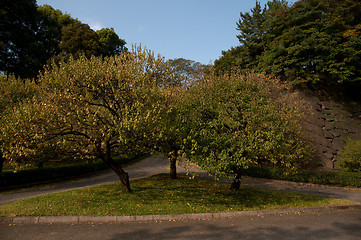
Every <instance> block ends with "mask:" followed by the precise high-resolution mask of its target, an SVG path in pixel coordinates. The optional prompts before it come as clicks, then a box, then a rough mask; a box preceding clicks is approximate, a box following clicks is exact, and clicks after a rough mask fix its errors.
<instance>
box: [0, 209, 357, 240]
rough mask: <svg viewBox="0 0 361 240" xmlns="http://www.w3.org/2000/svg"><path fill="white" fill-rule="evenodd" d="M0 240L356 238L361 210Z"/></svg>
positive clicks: (2, 235)
mask: <svg viewBox="0 0 361 240" xmlns="http://www.w3.org/2000/svg"><path fill="white" fill-rule="evenodd" d="M0 239H2V240H8V239H9V240H10V239H11V240H14V239H17V240H27V239H29V240H34V239H37V240H42V239H46V240H52V239H54V240H57V239H72V240H78V239H87V240H92V239H102V240H116V239H127V240H132V239H142V240H143V239H147V240H153V239H154V240H156V239H187V240H193V239H194V240H199V239H211V240H212V239H216V240H220V239H222V240H227V239H232V240H234V239H242V240H247V239H252V240H257V239H267V240H273V239H274V240H283V239H287V240H291V239H297V240H298V239H299V240H305V239H318V240H322V239H327V240H333V239H335V240H336V239H337V240H346V239H347V240H348V239H349V240H351V239H355V240H356V239H358V240H359V239H361V210H347V211H333V212H318V213H308V214H286V215H266V216H256V217H240V218H230V219H212V220H198V221H195V220H194V221H193V220H192V221H163V222H132V223H114V224H75V225H71V224H52V225H45V224H29V225H26V224H20V225H4V224H2V225H1V224H0Z"/></svg>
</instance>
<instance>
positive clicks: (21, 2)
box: [0, 0, 126, 78]
mask: <svg viewBox="0 0 361 240" xmlns="http://www.w3.org/2000/svg"><path fill="white" fill-rule="evenodd" d="M0 36H1V37H0V71H1V72H2V74H4V75H7V76H10V75H15V76H16V77H21V78H33V77H36V76H37V75H38V73H39V71H40V70H42V69H43V66H44V65H46V64H49V63H50V62H51V61H52V60H55V61H60V59H63V58H65V59H66V58H68V57H69V56H70V55H74V56H80V54H83V53H84V54H85V55H86V56H87V57H90V56H92V55H94V56H111V55H117V54H121V53H122V52H124V51H126V47H125V44H126V42H125V40H123V39H120V38H119V36H118V35H117V34H116V33H115V32H114V29H112V28H111V29H109V28H103V29H101V30H99V31H96V32H95V31H93V30H92V29H90V27H89V26H88V25H87V24H85V23H81V22H80V21H79V20H77V19H74V18H72V17H71V16H70V15H69V14H64V13H62V12H61V11H60V10H55V9H53V8H52V7H51V6H49V5H44V6H37V4H36V1H35V0H4V1H2V10H1V11H0Z"/></svg>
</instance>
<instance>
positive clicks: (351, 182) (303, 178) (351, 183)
mask: <svg viewBox="0 0 361 240" xmlns="http://www.w3.org/2000/svg"><path fill="white" fill-rule="evenodd" d="M242 174H243V175H246V176H250V177H257V178H267V179H276V180H284V181H292V182H304V183H314V184H323V185H334V186H343V187H344V186H348V187H361V173H357V172H339V171H317V170H305V169H299V170H297V171H296V172H294V173H289V174H287V171H286V170H285V169H281V168H266V167H250V168H248V169H245V170H243V172H242Z"/></svg>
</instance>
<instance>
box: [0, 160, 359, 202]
mask: <svg viewBox="0 0 361 240" xmlns="http://www.w3.org/2000/svg"><path fill="white" fill-rule="evenodd" d="M187 168H188V170H189V171H191V172H200V169H198V168H195V167H187ZM125 171H126V172H128V173H129V176H130V178H131V179H135V178H141V177H147V176H152V175H155V174H158V173H168V172H169V161H168V160H167V159H166V158H165V157H163V156H161V155H155V156H151V157H148V158H146V159H144V160H142V161H139V162H136V163H134V164H132V165H130V166H128V167H126V168H125ZM186 171H187V170H186V169H185V168H184V167H182V166H178V167H177V172H178V173H180V174H182V173H183V174H184V173H186ZM118 180H119V179H118V177H117V175H116V174H115V173H114V172H113V171H111V170H109V171H104V172H101V173H98V174H95V175H92V176H89V177H85V178H82V179H77V180H72V181H68V182H65V183H60V184H55V185H51V186H47V187H41V188H33V189H28V190H22V191H18V192H12V193H3V194H0V205H1V204H6V203H10V202H14V201H17V200H20V199H24V198H30V197H35V196H39V195H44V194H48V193H55V192H63V191H67V190H71V189H78V188H83V187H90V186H97V185H102V184H107V183H111V182H115V181H118ZM242 184H243V185H247V186H253V187H259V188H268V189H275V190H282V191H291V192H299V193H307V194H313V195H318V196H322V197H328V198H340V199H348V200H352V201H357V202H361V189H359V188H339V187H330V186H321V185H315V184H302V183H293V182H285V181H277V180H267V179H255V178H246V179H245V180H244V181H243V183H242Z"/></svg>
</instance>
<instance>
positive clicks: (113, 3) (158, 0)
mask: <svg viewBox="0 0 361 240" xmlns="http://www.w3.org/2000/svg"><path fill="white" fill-rule="evenodd" d="M259 2H260V3H261V5H262V6H263V5H264V4H265V3H266V2H267V0H259ZM37 4H38V5H44V4H48V5H50V6H52V7H53V8H55V9H60V10H61V11H63V12H66V13H68V14H70V15H71V16H72V17H74V18H78V19H79V20H80V21H82V22H84V23H87V24H89V26H90V27H91V28H93V29H94V30H98V29H101V28H114V30H115V32H116V33H117V34H118V35H119V37H120V38H123V39H125V41H126V42H127V45H126V46H127V47H128V48H129V49H131V46H132V44H142V46H144V47H147V48H148V49H150V50H152V51H154V52H155V53H156V54H160V55H162V56H164V57H165V58H166V59H173V58H185V59H190V60H194V61H197V62H201V63H203V64H208V63H210V62H213V61H214V60H216V59H218V58H219V57H220V56H221V52H222V50H228V49H229V48H230V47H232V46H237V45H238V44H239V42H238V39H237V38H236V35H237V34H238V33H237V31H236V22H237V21H238V19H239V14H240V12H249V11H250V9H251V8H253V7H254V6H255V4H256V0H127V1H125V0H37Z"/></svg>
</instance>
